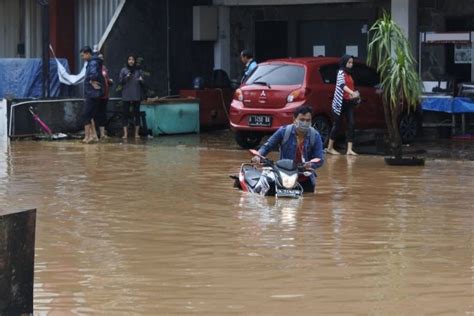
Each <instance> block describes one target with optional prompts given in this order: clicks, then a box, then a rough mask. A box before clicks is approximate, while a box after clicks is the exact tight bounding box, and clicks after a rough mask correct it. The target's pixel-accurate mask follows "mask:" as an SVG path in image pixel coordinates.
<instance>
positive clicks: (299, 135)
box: [252, 106, 324, 192]
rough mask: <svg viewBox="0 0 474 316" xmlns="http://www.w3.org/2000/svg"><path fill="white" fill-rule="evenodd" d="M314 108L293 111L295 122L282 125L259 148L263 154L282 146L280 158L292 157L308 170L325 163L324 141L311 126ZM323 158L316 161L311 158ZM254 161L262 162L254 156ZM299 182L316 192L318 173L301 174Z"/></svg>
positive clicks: (307, 190) (305, 189)
mask: <svg viewBox="0 0 474 316" xmlns="http://www.w3.org/2000/svg"><path fill="white" fill-rule="evenodd" d="M311 113H312V109H311V108H310V107H308V106H302V107H299V108H297V109H296V110H295V112H294V113H293V118H294V121H293V124H290V125H285V126H282V127H280V128H279V129H278V130H277V131H276V132H275V133H274V134H273V135H272V136H271V137H270V138H269V139H268V141H267V142H266V143H265V144H263V146H262V147H260V149H259V150H258V152H259V154H260V155H261V156H266V155H267V154H268V153H269V152H270V151H271V150H272V149H276V148H277V146H280V159H291V160H293V161H294V162H295V163H297V164H298V163H304V165H305V168H306V169H308V170H311V169H317V168H320V167H321V166H322V165H323V163H324V156H323V143H322V140H321V136H320V135H319V133H318V131H316V130H315V129H314V128H313V127H311V122H312V114H311ZM314 158H319V159H321V160H320V161H319V162H317V163H314V162H310V160H312V159H314ZM252 162H254V163H260V157H259V156H254V157H253V158H252ZM298 182H299V183H300V184H301V186H302V187H303V189H304V192H314V190H315V187H316V174H315V173H314V172H313V173H312V175H311V176H309V177H307V176H305V175H300V176H299V178H298Z"/></svg>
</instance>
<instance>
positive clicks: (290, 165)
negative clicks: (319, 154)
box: [232, 149, 321, 198]
mask: <svg viewBox="0 0 474 316" xmlns="http://www.w3.org/2000/svg"><path fill="white" fill-rule="evenodd" d="M250 153H251V154H252V155H254V156H258V157H260V160H261V165H262V168H261V170H260V169H259V168H257V164H255V163H244V164H242V166H241V167H240V172H239V174H238V176H233V177H232V178H233V179H235V182H234V187H237V188H239V189H241V190H242V191H244V192H250V193H256V194H260V195H265V196H276V197H277V198H279V197H287V198H299V197H301V196H302V195H303V187H302V186H301V184H299V183H298V176H299V175H301V174H302V175H304V176H306V177H309V176H311V175H312V174H313V173H314V170H312V169H311V170H308V169H306V168H305V167H304V163H301V164H296V163H295V162H294V161H293V160H291V159H281V160H278V161H276V162H273V161H272V160H271V159H268V158H266V157H264V156H262V155H260V154H259V153H258V151H256V150H254V149H251V150H250ZM320 160H321V159H319V158H314V159H312V160H311V161H310V162H312V163H317V162H319V161H320Z"/></svg>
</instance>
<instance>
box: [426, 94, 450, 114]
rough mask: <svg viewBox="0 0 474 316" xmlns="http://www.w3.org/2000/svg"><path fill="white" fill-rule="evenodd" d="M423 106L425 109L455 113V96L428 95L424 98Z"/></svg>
mask: <svg viewBox="0 0 474 316" xmlns="http://www.w3.org/2000/svg"><path fill="white" fill-rule="evenodd" d="M421 108H422V109H423V110H425V111H437V112H446V113H453V98H452V97H446V98H440V97H426V98H423V102H422V103H421Z"/></svg>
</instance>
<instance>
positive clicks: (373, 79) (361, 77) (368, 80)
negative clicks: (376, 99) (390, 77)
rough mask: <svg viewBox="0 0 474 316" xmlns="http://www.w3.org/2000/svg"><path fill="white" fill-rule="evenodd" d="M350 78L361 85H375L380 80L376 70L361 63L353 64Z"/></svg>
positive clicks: (357, 84)
mask: <svg viewBox="0 0 474 316" xmlns="http://www.w3.org/2000/svg"><path fill="white" fill-rule="evenodd" d="M352 78H354V83H355V85H356V86H361V87H375V86H376V85H378V84H379V82H380V80H379V76H378V74H377V72H376V71H375V70H374V69H372V68H370V67H367V66H366V65H363V64H354V68H353V70H352Z"/></svg>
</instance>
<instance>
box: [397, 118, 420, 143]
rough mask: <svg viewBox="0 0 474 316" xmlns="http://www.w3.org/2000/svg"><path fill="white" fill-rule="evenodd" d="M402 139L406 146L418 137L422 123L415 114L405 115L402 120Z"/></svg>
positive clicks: (400, 126)
mask: <svg viewBox="0 0 474 316" xmlns="http://www.w3.org/2000/svg"><path fill="white" fill-rule="evenodd" d="M399 128H400V137H401V138H402V142H403V143H404V144H407V143H411V142H413V141H414V140H415V138H416V136H418V131H419V128H420V121H419V119H418V116H416V115H415V114H414V113H411V114H405V115H403V116H402V118H401V120H400V125H399Z"/></svg>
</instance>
